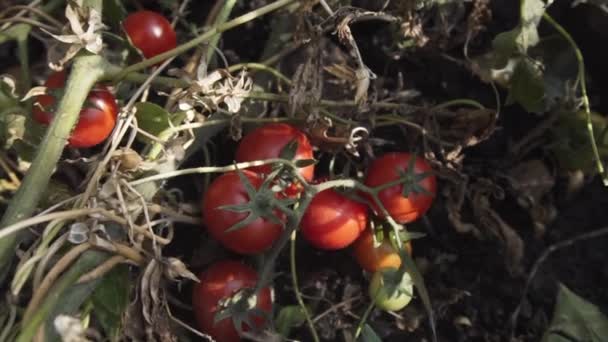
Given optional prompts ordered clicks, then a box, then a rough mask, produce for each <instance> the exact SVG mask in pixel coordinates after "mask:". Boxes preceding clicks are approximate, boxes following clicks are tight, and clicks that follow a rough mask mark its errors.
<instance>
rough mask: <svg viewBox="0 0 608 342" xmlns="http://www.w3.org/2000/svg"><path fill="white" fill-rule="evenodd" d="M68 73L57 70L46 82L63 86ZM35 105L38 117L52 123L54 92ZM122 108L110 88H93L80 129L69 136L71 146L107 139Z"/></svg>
mask: <svg viewBox="0 0 608 342" xmlns="http://www.w3.org/2000/svg"><path fill="white" fill-rule="evenodd" d="M65 80H66V75H65V72H63V71H60V72H55V73H53V74H51V75H50V76H49V78H48V79H47V81H46V82H45V83H44V85H45V86H46V87H47V88H48V89H49V90H52V89H60V88H63V87H64V85H65ZM36 99H37V102H38V104H39V105H40V106H42V107H43V108H44V109H43V108H40V106H38V105H35V106H34V108H33V116H34V120H36V121H37V122H39V123H41V124H44V125H48V124H50V123H51V120H52V119H53V115H54V114H52V113H50V112H48V111H47V110H49V109H50V107H52V106H53V105H54V104H55V101H56V100H55V97H54V96H53V95H50V94H45V95H39V96H38V97H37V98H36ZM117 115H118V107H117V105H116V99H115V98H114V96H113V95H112V93H110V91H109V90H108V89H107V88H106V87H103V86H100V85H97V86H95V87H94V88H93V90H91V92H90V93H89V96H88V97H87V100H86V102H85V104H84V105H83V108H82V110H81V111H80V116H79V118H78V123H77V124H76V128H74V130H73V131H72V134H71V136H70V138H69V146H71V147H77V148H79V147H91V146H95V145H97V144H99V143H101V142H102V141H104V140H105V139H106V138H107V137H108V136H109V135H110V133H112V130H113V129H114V126H115V125H116V116H117Z"/></svg>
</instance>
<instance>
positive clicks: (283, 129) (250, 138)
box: [236, 123, 315, 181]
mask: <svg viewBox="0 0 608 342" xmlns="http://www.w3.org/2000/svg"><path fill="white" fill-rule="evenodd" d="M291 141H296V142H297V143H298V148H297V149H296V153H295V156H294V159H295V160H299V159H313V158H314V156H313V153H312V146H311V145H310V141H309V140H308V137H307V136H306V134H304V133H302V132H301V131H300V130H298V129H296V128H295V127H293V126H290V125H287V124H283V123H271V124H267V125H264V126H261V127H258V128H256V129H254V130H253V131H251V132H250V133H249V134H247V135H245V137H243V139H242V140H241V142H240V143H239V146H238V148H237V150H236V161H237V162H239V163H241V162H247V161H254V160H264V159H272V158H279V156H280V155H281V152H282V151H283V149H284V148H285V146H286V145H287V144H289V143H290V142H291ZM248 170H251V171H254V172H257V173H263V174H268V173H270V172H271V171H272V166H271V165H263V166H256V167H251V168H249V169H248ZM298 172H299V173H300V174H301V175H302V177H304V179H306V180H307V181H310V180H312V178H313V175H314V172H315V166H314V165H309V166H306V167H303V168H300V169H298Z"/></svg>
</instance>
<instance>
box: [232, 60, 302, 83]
mask: <svg viewBox="0 0 608 342" xmlns="http://www.w3.org/2000/svg"><path fill="white" fill-rule="evenodd" d="M241 69H253V70H260V71H265V72H267V73H269V74H271V75H273V76H274V77H276V78H277V79H279V80H281V81H283V82H285V83H286V84H287V85H291V84H292V82H291V80H290V79H289V77H287V76H285V75H283V74H282V73H281V72H280V71H279V70H277V69H275V68H273V67H270V66H268V65H266V64H262V63H240V64H234V65H231V66H230V67H229V68H228V71H230V72H235V71H239V70H241Z"/></svg>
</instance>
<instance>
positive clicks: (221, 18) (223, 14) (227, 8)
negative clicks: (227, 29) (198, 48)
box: [206, 0, 236, 63]
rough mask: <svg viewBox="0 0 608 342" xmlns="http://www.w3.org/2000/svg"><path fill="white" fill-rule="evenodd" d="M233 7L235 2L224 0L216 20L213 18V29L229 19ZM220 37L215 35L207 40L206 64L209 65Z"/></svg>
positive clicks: (233, 0)
mask: <svg viewBox="0 0 608 342" xmlns="http://www.w3.org/2000/svg"><path fill="white" fill-rule="evenodd" d="M234 5H236V0H226V1H225V2H224V6H223V7H222V10H221V11H220V13H219V14H218V16H217V18H215V22H214V23H213V27H218V26H220V25H222V24H223V23H225V22H226V20H228V17H230V13H231V12H232V9H233V8H234ZM221 37H222V35H221V34H216V35H215V36H213V38H211V39H210V40H209V47H208V48H207V56H206V57H207V63H211V59H212V58H213V54H214V53H215V48H216V46H217V43H218V42H219V41H220V38H221Z"/></svg>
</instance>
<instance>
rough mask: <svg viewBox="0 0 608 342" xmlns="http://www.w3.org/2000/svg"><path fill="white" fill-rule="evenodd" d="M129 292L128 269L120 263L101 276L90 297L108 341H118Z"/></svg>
mask: <svg viewBox="0 0 608 342" xmlns="http://www.w3.org/2000/svg"><path fill="white" fill-rule="evenodd" d="M129 292H130V283H129V269H128V267H127V266H126V265H120V266H118V267H116V268H114V269H113V270H112V271H111V272H110V273H108V274H107V275H106V276H105V277H104V278H103V280H102V281H101V283H100V284H99V286H98V287H97V289H96V290H95V292H94V293H93V295H92V297H91V300H92V302H93V306H94V309H93V313H94V314H95V317H96V318H97V320H98V321H99V323H100V324H101V326H102V327H103V330H104V331H105V333H106V336H107V337H108V338H109V339H110V341H118V338H119V334H120V331H121V322H122V314H123V312H124V311H125V309H126V308H127V305H128V304H129Z"/></svg>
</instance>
